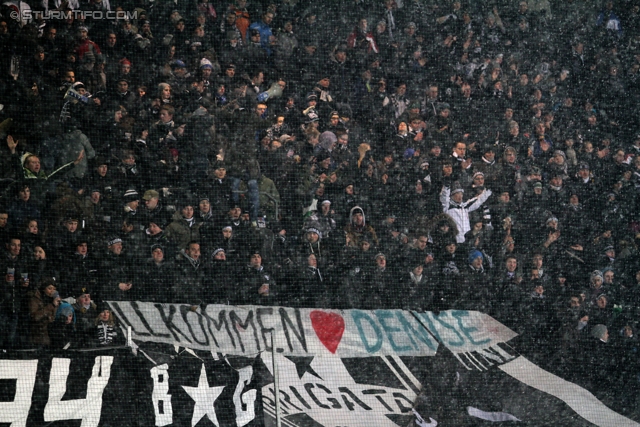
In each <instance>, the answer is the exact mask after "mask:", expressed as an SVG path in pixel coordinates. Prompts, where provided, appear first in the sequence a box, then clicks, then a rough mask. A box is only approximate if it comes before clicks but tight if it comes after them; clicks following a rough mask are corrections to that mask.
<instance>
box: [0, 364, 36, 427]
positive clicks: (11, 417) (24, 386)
mask: <svg viewBox="0 0 640 427" xmlns="http://www.w3.org/2000/svg"><path fill="white" fill-rule="evenodd" d="M37 371H38V361H37V360H0V379H2V380H12V379H15V380H16V395H15V396H14V400H13V401H12V402H0V423H9V424H11V426H12V427H26V425H27V417H28V416H29V408H31V395H32V394H33V386H34V384H35V383H36V372H37Z"/></svg>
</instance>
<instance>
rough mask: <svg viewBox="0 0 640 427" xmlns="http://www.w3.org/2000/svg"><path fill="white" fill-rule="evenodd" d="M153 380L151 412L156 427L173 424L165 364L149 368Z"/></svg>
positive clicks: (167, 371)
mask: <svg viewBox="0 0 640 427" xmlns="http://www.w3.org/2000/svg"><path fill="white" fill-rule="evenodd" d="M151 378H153V392H152V394H151V400H152V401H153V410H154V412H155V413H156V425H157V426H166V425H169V424H171V423H173V407H172V406H171V395H170V394H169V365H167V364H166V363H165V364H163V365H158V366H156V367H154V368H151Z"/></svg>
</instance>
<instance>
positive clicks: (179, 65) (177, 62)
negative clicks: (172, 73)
mask: <svg viewBox="0 0 640 427" xmlns="http://www.w3.org/2000/svg"><path fill="white" fill-rule="evenodd" d="M171 65H172V67H173V68H187V65H186V64H185V63H184V62H182V61H181V60H179V59H176V60H175V61H173V64H171Z"/></svg>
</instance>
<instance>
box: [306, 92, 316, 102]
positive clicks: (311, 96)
mask: <svg viewBox="0 0 640 427" xmlns="http://www.w3.org/2000/svg"><path fill="white" fill-rule="evenodd" d="M317 100H318V96H317V95H316V94H315V93H313V92H309V93H308V94H307V101H317Z"/></svg>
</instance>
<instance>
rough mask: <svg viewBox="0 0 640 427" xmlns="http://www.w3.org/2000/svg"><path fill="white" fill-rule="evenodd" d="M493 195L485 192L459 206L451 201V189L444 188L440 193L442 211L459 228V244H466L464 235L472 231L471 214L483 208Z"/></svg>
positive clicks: (487, 191)
mask: <svg viewBox="0 0 640 427" xmlns="http://www.w3.org/2000/svg"><path fill="white" fill-rule="evenodd" d="M491 194H492V193H491V190H485V191H484V192H482V194H480V195H479V196H476V197H474V198H472V199H469V200H467V201H466V202H462V203H459V204H458V203H456V202H454V201H452V200H451V189H450V188H449V187H442V191H440V203H442V211H443V212H444V213H446V214H447V215H449V216H450V217H451V218H453V220H454V221H455V223H456V225H457V226H458V235H457V236H456V241H457V242H458V243H464V235H465V234H466V233H467V231H469V230H471V225H470V224H469V212H473V211H475V210H476V209H478V208H479V207H480V206H482V204H483V203H484V202H486V201H487V199H488V198H489V197H490V196H491Z"/></svg>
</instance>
